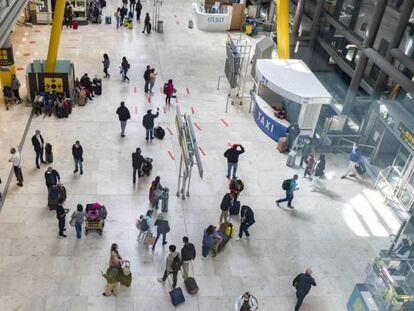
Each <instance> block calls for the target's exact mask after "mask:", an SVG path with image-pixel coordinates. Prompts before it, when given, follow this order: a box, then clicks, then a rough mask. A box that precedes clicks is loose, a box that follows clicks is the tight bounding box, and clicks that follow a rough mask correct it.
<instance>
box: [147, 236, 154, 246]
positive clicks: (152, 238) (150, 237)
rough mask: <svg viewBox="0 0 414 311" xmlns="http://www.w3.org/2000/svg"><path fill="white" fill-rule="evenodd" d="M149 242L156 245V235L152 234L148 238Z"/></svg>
mask: <svg viewBox="0 0 414 311" xmlns="http://www.w3.org/2000/svg"><path fill="white" fill-rule="evenodd" d="M147 244H148V245H154V244H155V236H153V235H151V236H149V237H148V238H147Z"/></svg>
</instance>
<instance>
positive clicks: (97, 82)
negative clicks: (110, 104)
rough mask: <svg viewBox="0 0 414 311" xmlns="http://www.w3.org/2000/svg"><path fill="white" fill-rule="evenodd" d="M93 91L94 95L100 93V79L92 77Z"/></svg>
mask: <svg viewBox="0 0 414 311" xmlns="http://www.w3.org/2000/svg"><path fill="white" fill-rule="evenodd" d="M93 92H94V93H95V94H96V95H102V80H101V79H98V78H94V79H93Z"/></svg>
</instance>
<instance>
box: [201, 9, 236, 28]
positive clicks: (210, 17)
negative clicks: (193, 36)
mask: <svg viewBox="0 0 414 311" xmlns="http://www.w3.org/2000/svg"><path fill="white" fill-rule="evenodd" d="M193 9H194V14H195V16H196V19H197V27H198V29H200V30H204V31H227V30H229V29H230V24H231V17H232V15H231V12H232V8H231V6H228V12H227V13H226V14H223V13H205V12H204V10H203V7H202V6H200V5H199V4H198V3H193Z"/></svg>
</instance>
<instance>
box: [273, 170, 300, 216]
mask: <svg viewBox="0 0 414 311" xmlns="http://www.w3.org/2000/svg"><path fill="white" fill-rule="evenodd" d="M297 180H298V175H293V178H292V179H290V185H289V187H288V188H287V189H286V197H285V198H284V199H279V200H277V201H276V205H277V206H278V207H281V206H280V204H279V203H282V202H288V204H287V207H289V208H292V209H293V206H292V201H293V192H294V191H296V190H298V189H299V188H298V183H297Z"/></svg>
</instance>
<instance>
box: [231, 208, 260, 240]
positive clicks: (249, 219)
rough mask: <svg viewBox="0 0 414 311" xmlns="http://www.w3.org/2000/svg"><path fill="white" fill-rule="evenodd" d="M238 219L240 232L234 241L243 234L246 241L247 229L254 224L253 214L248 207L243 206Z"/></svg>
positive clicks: (247, 236)
mask: <svg viewBox="0 0 414 311" xmlns="http://www.w3.org/2000/svg"><path fill="white" fill-rule="evenodd" d="M240 217H241V218H240V230H239V236H238V237H236V241H238V240H240V239H241V238H242V237H243V233H244V234H245V235H246V237H245V239H246V240H248V239H249V238H250V234H249V231H248V229H249V227H250V226H251V225H253V224H254V223H255V222H256V221H255V220H254V212H253V210H252V209H251V208H250V207H249V206H247V205H243V206H242V207H241V210H240Z"/></svg>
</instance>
